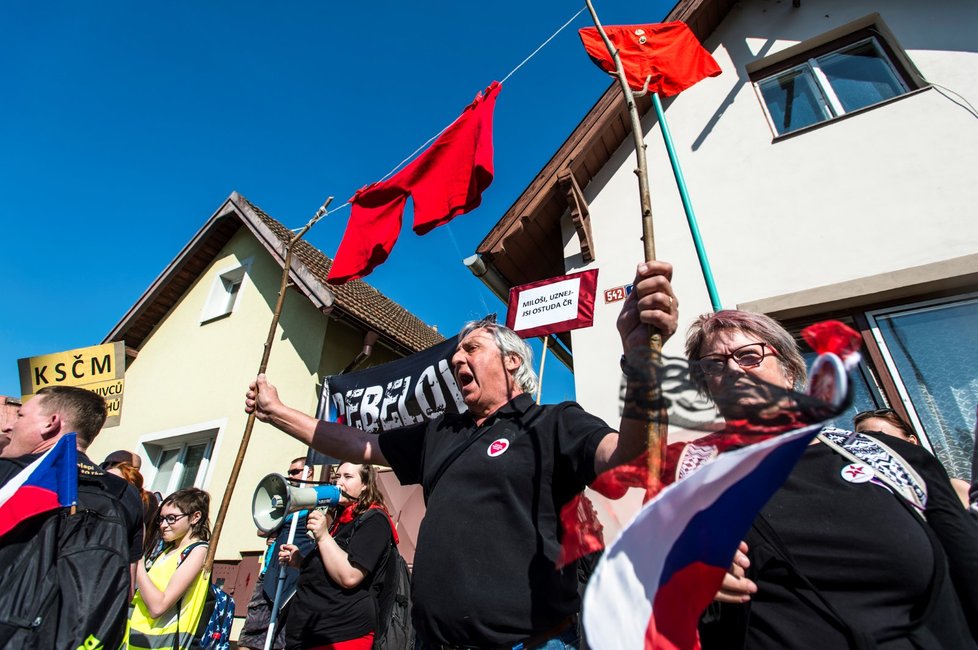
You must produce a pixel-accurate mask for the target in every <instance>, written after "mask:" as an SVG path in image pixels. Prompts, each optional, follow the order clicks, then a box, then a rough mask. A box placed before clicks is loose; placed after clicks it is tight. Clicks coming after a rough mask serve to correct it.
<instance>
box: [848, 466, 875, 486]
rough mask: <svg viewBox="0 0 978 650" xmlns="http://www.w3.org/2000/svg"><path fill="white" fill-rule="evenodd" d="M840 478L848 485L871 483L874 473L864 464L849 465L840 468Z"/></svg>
mask: <svg viewBox="0 0 978 650" xmlns="http://www.w3.org/2000/svg"><path fill="white" fill-rule="evenodd" d="M841 474H842V478H844V479H845V480H847V481H849V482H850V483H866V482H867V481H872V480H873V477H874V476H875V475H876V473H875V472H874V471H873V468H872V467H870V466H869V465H867V464H866V463H849V464H848V465H846V466H845V467H843V468H842V472H841Z"/></svg>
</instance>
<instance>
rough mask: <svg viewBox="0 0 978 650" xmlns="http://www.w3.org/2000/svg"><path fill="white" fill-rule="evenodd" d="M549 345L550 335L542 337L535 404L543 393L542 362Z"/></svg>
mask: <svg viewBox="0 0 978 650" xmlns="http://www.w3.org/2000/svg"><path fill="white" fill-rule="evenodd" d="M549 345H550V335H549V334H548V335H547V336H544V337H543V352H541V353H540V373H539V376H538V378H537V404H539V403H540V396H541V395H543V364H544V363H545V362H546V361H547V348H548V347H549Z"/></svg>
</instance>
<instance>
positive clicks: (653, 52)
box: [578, 21, 720, 96]
mask: <svg viewBox="0 0 978 650" xmlns="http://www.w3.org/2000/svg"><path fill="white" fill-rule="evenodd" d="M604 30H605V32H606V33H607V34H608V38H609V40H610V41H611V43H612V44H613V45H614V46H615V48H617V50H618V53H619V57H620V58H621V63H622V65H623V66H624V68H625V78H626V80H627V81H628V87H629V88H631V89H632V90H638V91H640V90H642V89H643V88H644V87H645V82H646V79H648V80H649V87H648V90H649V92H656V93H659V94H661V95H666V96H669V95H678V94H679V93H681V92H682V91H684V90H686V89H687V88H689V87H690V86H692V85H693V84H695V83H697V82H698V81H701V80H703V79H705V78H706V77H715V76H717V75H718V74H720V66H719V65H717V62H716V61H714V60H713V57H712V56H710V53H709V52H707V51H706V50H705V49H703V46H702V45H700V42H699V40H698V39H697V38H696V35H695V34H693V32H692V31H691V30H690V29H689V27H688V26H687V25H686V23H683V22H679V21H676V22H671V23H657V24H651V25H614V26H611V27H605V28H604ZM578 33H579V34H580V36H581V42H582V43H584V49H585V50H587V53H588V56H590V57H591V60H592V61H594V63H595V65H597V66H598V67H599V68H601V69H602V70H604V71H605V72H607V73H609V74H615V62H614V60H613V59H612V58H611V54H609V53H608V49H607V48H606V47H605V44H604V41H603V40H602V39H601V34H599V33H598V30H597V28H595V27H585V28H584V29H581V30H579V32H578Z"/></svg>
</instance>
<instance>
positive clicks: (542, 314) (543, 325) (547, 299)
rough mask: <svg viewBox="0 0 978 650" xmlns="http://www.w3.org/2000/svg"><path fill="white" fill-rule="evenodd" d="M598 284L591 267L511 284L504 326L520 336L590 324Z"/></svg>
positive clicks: (595, 270)
mask: <svg viewBox="0 0 978 650" xmlns="http://www.w3.org/2000/svg"><path fill="white" fill-rule="evenodd" d="M597 284H598V270H597V269H592V270H590V271H582V272H580V273H572V274H570V275H562V276H558V277H556V278H550V279H547V280H540V281H539V282H531V283H529V284H524V285H520V286H518V287H513V288H512V289H510V292H509V311H508V313H507V315H506V326H507V327H509V328H510V329H512V330H515V331H516V333H517V334H519V335H520V336H522V337H523V338H526V337H529V336H546V335H547V334H554V333H556V332H568V331H570V330H575V329H580V328H582V327H590V326H591V325H593V324H594V293H595V290H596V288H597Z"/></svg>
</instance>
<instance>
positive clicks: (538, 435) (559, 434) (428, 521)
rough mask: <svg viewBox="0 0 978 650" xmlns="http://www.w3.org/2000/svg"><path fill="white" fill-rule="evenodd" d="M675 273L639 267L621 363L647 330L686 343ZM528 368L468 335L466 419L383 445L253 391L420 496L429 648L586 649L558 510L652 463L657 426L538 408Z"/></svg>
mask: <svg viewBox="0 0 978 650" xmlns="http://www.w3.org/2000/svg"><path fill="white" fill-rule="evenodd" d="M671 275H672V267H671V266H670V265H668V264H666V263H662V262H650V263H643V264H641V265H639V267H638V271H637V274H636V278H635V289H634V291H633V292H632V293H631V294H630V295H629V297H628V298H627V299H626V300H625V303H624V305H623V307H622V311H621V315H620V316H619V318H618V330H619V334H620V335H621V340H622V347H623V349H624V352H626V353H627V352H629V351H630V350H632V349H635V348H639V347H641V346H647V345H648V326H652V327H655V328H656V329H658V330H659V331H661V332H662V333H663V335H664V336H669V335H671V334H672V333H673V332H675V330H676V324H677V320H678V315H677V309H676V307H677V303H676V300H675V297H674V295H673V293H672V286H671V284H670V278H671ZM529 358H530V355H529V348H528V346H526V344H525V342H524V341H522V340H521V339H520V338H519V337H518V336H517V335H516V334H515V333H514V332H512V331H511V330H508V329H507V328H505V327H501V326H498V325H496V324H494V323H490V322H488V321H480V322H477V323H470V324H469V325H467V326H466V327H465V328H463V330H462V332H460V334H459V343H458V348H457V351H456V353H455V355H454V356H453V357H452V367H453V370H454V375H455V379H456V382H457V383H458V386H459V388H460V390H461V391H462V397H463V399H464V401H465V404H466V406H467V407H468V410H467V411H466V412H465V413H461V414H458V415H442V416H440V417H438V418H436V419H434V420H431V421H429V422H426V423H422V424H418V425H415V426H412V427H407V428H404V429H399V430H397V431H391V432H386V433H382V434H380V435H379V436H378V435H375V434H368V433H365V432H363V431H360V430H358V429H353V428H351V427H347V426H344V425H341V424H336V423H330V422H321V421H316V420H315V419H313V418H311V417H309V416H308V415H305V414H303V413H301V412H299V411H296V410H295V409H292V408H289V407H287V406H285V405H284V404H282V402H281V401H280V400H279V399H278V394H277V392H276V390H275V388H274V387H273V386H271V385H270V384H268V383H267V382H266V381H265V378H264V376H259V378H258V380H257V381H256V383H255V384H252V386H251V388H250V390H249V392H248V396H247V400H246V410H247V411H249V412H250V411H256V414H257V416H258V418H259V419H260V420H262V421H263V422H269V423H271V424H273V425H274V426H276V427H277V428H279V429H281V430H282V431H284V432H286V433H288V434H289V435H291V436H293V437H295V438H298V439H299V440H302V441H303V442H305V443H306V444H309V445H311V446H313V447H315V448H316V449H318V450H320V451H323V452H324V453H327V454H329V455H331V456H334V457H336V458H341V459H344V460H351V461H354V462H370V463H377V464H382V465H389V466H390V467H392V468H393V469H394V472H395V473H396V474H397V477H398V479H399V480H400V481H401V483H404V484H411V483H420V484H421V485H422V486H423V488H424V492H425V500H426V506H427V512H426V514H425V518H424V520H423V521H422V523H421V530H420V532H419V535H418V545H417V554H416V555H415V562H414V572H413V575H412V595H413V599H412V600H413V607H414V609H413V616H414V622H415V627H416V629H417V632H418V636H419V637H420V639H421V643H420V647H421V648H458V647H462V648H468V647H474V648H522V649H525V650H529V649H531V648H534V647H540V646H543V645H545V644H546V643H547V642H548V641H550V640H554V641H562V642H564V643H565V644H566V646H567V647H575V646H576V640H577V628H576V625H574V617H575V614H576V613H577V611H578V609H579V607H580V600H579V597H578V592H577V571H576V567H575V566H574V565H571V566H569V567H567V568H565V569H564V570H562V571H558V570H557V569H556V568H555V561H556V559H557V556H558V553H559V550H560V541H559V538H560V530H559V529H560V509H561V507H562V506H563V505H564V504H566V503H567V502H569V501H570V500H571V499H572V498H573V497H574V496H575V495H576V494H578V493H579V492H580V491H581V490H583V489H584V486H585V485H587V484H588V483H590V482H591V481H592V480H594V478H595V477H596V476H597V474H599V473H601V472H603V471H605V470H607V469H610V468H612V467H615V466H617V465H619V464H621V463H624V462H627V461H630V460H632V459H634V458H635V457H637V456H638V455H639V454H640V453H642V451H644V448H645V443H646V428H645V422H644V420H630V419H625V418H623V419H622V421H621V425H620V427H619V430H618V431H617V432H616V431H615V430H614V429H612V428H611V427H609V426H607V425H606V424H605V423H604V422H602V421H601V420H600V419H599V418H596V417H594V416H592V415H590V414H588V413H586V412H585V411H584V410H583V409H582V408H581V407H580V406H579V405H578V404H576V403H574V402H564V403H562V404H558V405H554V406H539V405H537V404H535V403H534V401H533V399H532V397H531V396H530V395H531V393H532V392H533V391H534V390H535V387H536V381H537V380H536V375H535V374H534V373H533V370H532V369H531V368H530V366H529V363H528V360H529Z"/></svg>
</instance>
